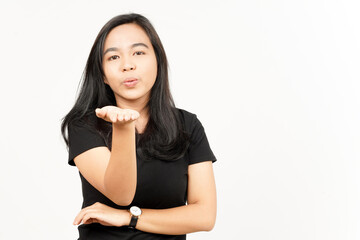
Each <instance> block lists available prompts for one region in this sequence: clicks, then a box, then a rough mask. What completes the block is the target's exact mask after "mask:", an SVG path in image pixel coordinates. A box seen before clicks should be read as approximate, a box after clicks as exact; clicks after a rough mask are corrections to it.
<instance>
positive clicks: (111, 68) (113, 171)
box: [73, 24, 216, 235]
mask: <svg viewBox="0 0 360 240" xmlns="http://www.w3.org/2000/svg"><path fill="white" fill-rule="evenodd" d="M139 43H140V44H139ZM134 44H135V45H134ZM144 45H146V46H147V47H145V46H144ZM134 46H135V47H134ZM108 49H110V50H108ZM104 51H105V52H106V53H105V55H104V61H103V68H104V72H105V76H106V78H105V79H104V82H105V84H108V85H109V86H110V87H111V89H112V90H113V91H114V94H115V98H116V103H117V106H116V107H115V106H106V107H103V108H101V109H96V115H97V117H99V118H102V119H104V120H106V121H108V122H111V123H112V124H113V146H112V149H113V150H112V152H111V153H110V152H109V150H108V149H107V148H106V147H98V148H93V149H90V150H88V151H86V152H84V153H82V154H80V155H79V156H77V157H76V158H75V159H74V161H75V164H76V165H77V167H78V168H79V170H80V172H81V173H82V174H83V175H84V177H85V178H86V179H87V180H88V181H89V182H90V183H91V184H92V185H93V186H94V187H95V188H97V189H98V190H99V191H100V192H102V193H103V194H104V195H105V196H107V197H108V198H110V199H111V200H113V201H114V202H115V203H117V204H118V205H123V206H127V205H128V204H130V203H131V201H132V198H133V196H134V191H135V189H136V164H135V162H136V161H135V160H136V159H135V158H134V156H133V152H135V150H134V146H135V144H134V138H133V137H134V135H135V128H137V130H138V131H139V130H140V131H139V132H141V131H142V130H143V128H144V126H145V124H146V122H147V119H148V112H147V109H146V108H145V106H146V103H147V102H148V100H149V97H150V90H151V88H152V86H153V85H154V82H155V79H156V74H157V62H156V57H155V53H154V50H153V47H152V45H151V43H150V40H149V38H148V37H147V35H146V33H145V32H144V31H143V29H142V28H141V27H139V26H138V25H136V24H124V25H120V26H118V27H116V28H114V29H113V30H112V31H111V32H110V33H109V35H108V36H107V38H106V40H105V47H104ZM127 77H135V78H137V79H138V83H137V84H136V86H135V87H133V88H129V87H126V86H124V85H123V80H124V79H125V78H127ZM119 136H120V137H119ZM121 141H123V142H121ZM114 142H115V145H114ZM127 152H128V153H127ZM121 171H122V172H121ZM114 175H116V176H120V177H119V179H113V178H112V177H113V176H114ZM104 179H105V180H104ZM106 179H108V180H107V181H106ZM134 179H135V185H134V184H133V183H134ZM105 182H107V183H108V185H106V184H105ZM124 182H126V183H127V184H126V185H121V184H123V183H124ZM109 183H111V184H109ZM129 183H130V184H129ZM129 185H130V186H129ZM106 186H110V187H106ZM111 189H114V190H111ZM115 190H116V191H115ZM119 191H122V193H121V194H115V192H119ZM129 192H130V193H129ZM124 196H125V197H124ZM187 203H188V204H187V205H185V206H180V207H175V208H169V209H141V210H142V215H141V216H140V218H139V220H138V223H137V225H136V228H137V229H139V230H141V231H145V232H152V233H159V234H171V235H178V234H186V233H191V232H197V231H210V230H211V229H212V228H213V227H214V224H215V219H216V188H215V178H214V173H213V168H212V162H211V161H205V162H201V163H196V164H192V165H189V168H188V199H187ZM130 219H131V215H130V213H129V212H128V211H127V210H120V209H114V208H111V207H109V206H106V205H104V204H102V203H95V204H93V205H91V206H88V207H86V208H83V209H82V210H81V211H80V212H79V213H78V214H77V216H76V217H75V220H74V222H73V224H74V225H78V224H81V223H83V224H90V223H100V224H102V225H105V226H117V227H120V226H128V225H129V223H130Z"/></svg>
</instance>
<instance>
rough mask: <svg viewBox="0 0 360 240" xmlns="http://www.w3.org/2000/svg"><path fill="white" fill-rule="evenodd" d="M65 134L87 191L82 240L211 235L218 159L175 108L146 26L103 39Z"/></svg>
mask: <svg viewBox="0 0 360 240" xmlns="http://www.w3.org/2000/svg"><path fill="white" fill-rule="evenodd" d="M66 130H67V133H68V135H67V136H66ZM61 131H62V134H63V137H64V139H65V142H66V144H67V146H68V147H69V159H68V161H69V164H70V165H72V166H75V165H76V167H77V168H78V169H79V174H80V178H81V181H82V191H83V197H84V201H83V205H82V210H81V211H80V212H79V213H78V214H77V216H76V217H75V220H74V223H73V224H75V225H79V224H81V223H82V224H81V225H79V226H78V230H79V235H80V238H79V239H86V240H88V239H107V240H111V239H134V240H136V239H147V240H151V239H186V234H187V233H191V232H196V231H210V230H211V229H212V228H213V227H214V224H215V218H216V191H215V180H214V174H213V169H212V163H213V162H215V161H216V158H215V156H214V154H213V152H212V150H211V149H210V146H209V143H208V140H207V137H206V134H205V131H204V128H203V126H202V125H201V122H200V121H199V120H198V118H197V117H196V115H195V114H192V113H190V112H188V111H185V110H183V109H179V108H176V107H175V105H174V102H173V99H172V96H171V93H170V90H169V83H168V67H167V59H166V55H165V51H164V49H163V46H162V44H161V41H160V39H159V37H158V35H157V33H156V31H155V30H154V28H153V26H152V25H151V23H150V22H149V21H148V19H146V18H145V17H143V16H141V15H139V14H126V15H120V16H117V17H114V18H113V19H111V20H110V21H109V22H108V23H107V24H106V25H105V26H104V27H103V28H102V29H101V31H100V33H99V34H98V36H97V38H96V40H95V43H94V45H93V47H92V49H91V52H90V55H89V58H88V61H87V64H86V68H85V71H84V75H83V81H82V85H81V90H80V93H79V96H78V98H77V100H76V103H75V105H74V107H73V108H72V109H71V111H70V112H69V113H68V114H67V115H66V116H65V117H64V119H63V122H62V126H61Z"/></svg>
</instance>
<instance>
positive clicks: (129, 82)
mask: <svg viewBox="0 0 360 240" xmlns="http://www.w3.org/2000/svg"><path fill="white" fill-rule="evenodd" d="M137 83H138V79H137V78H126V79H125V80H124V81H123V84H124V85H125V86H127V87H134V86H135V85H136V84H137Z"/></svg>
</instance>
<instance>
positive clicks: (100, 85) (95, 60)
mask: <svg viewBox="0 0 360 240" xmlns="http://www.w3.org/2000/svg"><path fill="white" fill-rule="evenodd" d="M127 23H135V24H137V25H139V26H140V27H141V28H142V29H144V31H145V32H146V34H147V36H148V37H149V39H150V41H151V44H152V46H153V48H154V51H155V55H156V59H157V77H156V80H155V83H154V85H153V87H152V89H151V93H150V99H149V102H148V103H147V106H146V107H147V108H148V111H149V120H148V123H147V125H146V127H145V130H144V132H143V133H142V134H138V132H137V131H136V145H137V153H138V154H139V155H140V157H143V158H144V159H159V160H167V161H174V160H177V159H179V158H181V157H182V156H184V154H185V152H186V150H187V148H188V146H189V135H188V133H186V132H185V129H184V123H183V119H182V117H181V114H180V112H179V110H178V109H177V108H176V107H175V104H174V101H173V98H172V95H171V93H170V88H169V79H168V62H167V58H166V54H165V50H164V48H163V45H162V43H161V41H160V38H159V36H158V35H157V33H156V31H155V29H154V27H153V26H152V24H151V23H150V21H149V20H148V19H147V18H145V17H144V16H142V15H139V14H135V13H131V14H124V15H119V16H116V17H114V18H112V19H111V20H110V21H109V22H107V23H106V24H105V25H104V27H103V28H102V29H101V30H100V32H99V34H98V36H97V37H96V40H95V42H94V45H93V46H92V49H91V51H90V54H89V58H88V60H87V63H86V67H85V70H84V72H83V75H82V79H81V80H82V81H81V86H80V93H79V95H78V97H77V100H76V102H75V104H74V106H73V108H72V109H71V110H70V112H69V113H68V114H67V115H66V116H65V117H64V118H63V119H62V124H61V133H62V136H63V138H64V140H65V143H66V145H67V147H69V139H68V136H66V129H68V126H69V125H70V124H79V123H80V124H81V125H82V126H85V127H87V128H89V129H90V130H95V131H97V132H98V133H99V134H100V135H101V136H102V137H103V138H104V140H105V143H106V145H107V146H108V148H109V149H110V150H111V142H112V141H111V140H112V123H110V122H106V121H104V120H103V119H100V118H97V117H96V116H95V117H94V115H95V113H94V111H95V109H96V108H101V107H104V106H108V105H113V106H116V101H115V96H114V93H113V91H112V89H111V88H110V87H109V86H108V85H107V84H105V83H104V81H103V79H104V76H105V75H104V71H103V68H102V61H103V50H104V43H105V38H106V36H107V35H108V34H109V32H110V31H111V30H112V29H113V28H115V27H116V26H119V25H122V24H127Z"/></svg>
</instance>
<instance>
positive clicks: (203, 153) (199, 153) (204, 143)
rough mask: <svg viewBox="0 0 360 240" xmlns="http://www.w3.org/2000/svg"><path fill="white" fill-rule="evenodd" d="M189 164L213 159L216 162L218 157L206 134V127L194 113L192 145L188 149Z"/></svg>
mask: <svg viewBox="0 0 360 240" xmlns="http://www.w3.org/2000/svg"><path fill="white" fill-rule="evenodd" d="M188 156H189V164H194V163H199V162H204V161H212V162H216V157H215V155H214V153H213V151H212V150H211V148H210V145H209V141H208V139H207V137H206V134H205V129H204V127H203V126H202V124H201V122H200V120H199V119H198V118H197V117H196V115H195V114H194V115H193V120H192V131H191V137H190V145H189V149H188Z"/></svg>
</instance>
